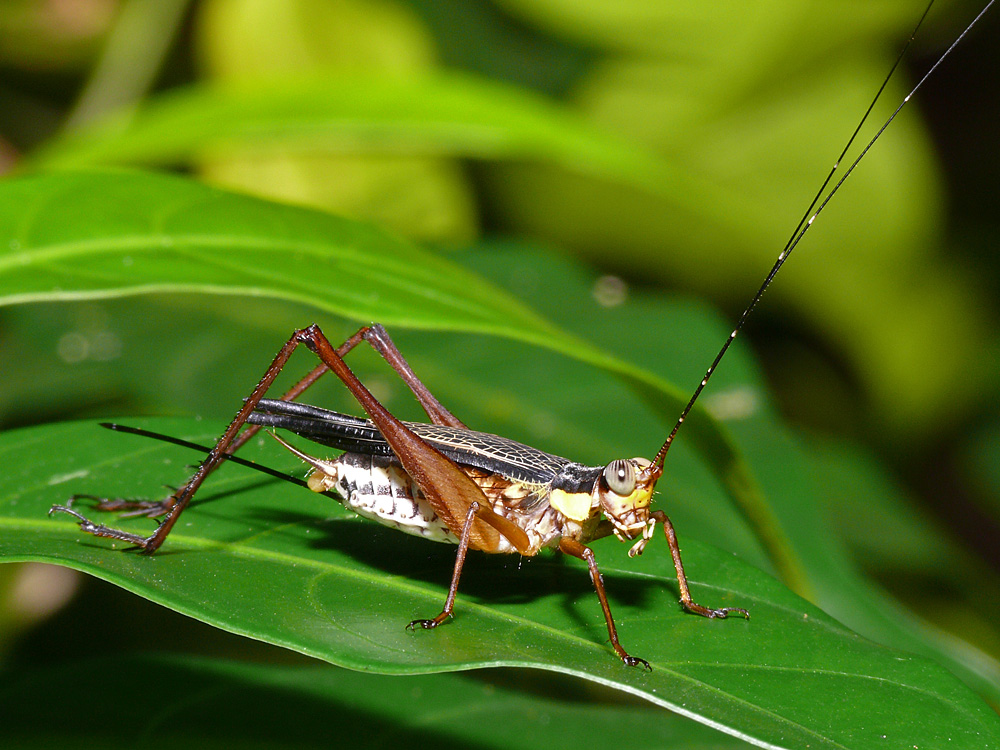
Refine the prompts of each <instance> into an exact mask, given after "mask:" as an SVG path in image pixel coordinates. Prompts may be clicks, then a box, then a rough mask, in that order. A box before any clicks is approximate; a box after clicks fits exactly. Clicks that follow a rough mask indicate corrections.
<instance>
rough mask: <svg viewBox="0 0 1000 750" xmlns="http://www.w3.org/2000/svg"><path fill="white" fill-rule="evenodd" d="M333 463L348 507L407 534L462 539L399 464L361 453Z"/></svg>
mask: <svg viewBox="0 0 1000 750" xmlns="http://www.w3.org/2000/svg"><path fill="white" fill-rule="evenodd" d="M331 464H332V465H333V466H335V467H336V469H337V476H336V477H335V483H334V484H333V487H334V488H335V489H336V490H337V493H338V494H339V495H340V496H341V498H343V504H344V507H346V508H349V509H350V510H353V511H354V512H355V513H357V514H358V515H359V516H363V517H365V518H370V519H371V520H373V521H378V522H379V523H381V524H383V525H385V526H391V527H393V528H396V529H399V530H400V531H403V532H405V533H407V534H413V535H415V536H421V537H424V538H425V539H430V540H432V541H435V542H451V543H452V544H455V543H457V542H458V538H457V537H456V536H455V535H454V534H452V533H451V531H450V530H449V529H448V527H447V525H446V524H445V523H444V521H442V520H441V519H440V518H439V517H438V515H437V513H435V512H434V509H433V508H431V506H430V505H429V504H428V503H427V501H426V500H424V499H423V496H422V494H421V493H420V490H419V488H418V487H417V486H416V485H415V484H414V482H413V480H412V479H410V477H409V475H408V474H407V473H406V472H405V471H403V469H402V467H401V466H399V464H396V463H393V462H391V461H390V460H389V459H387V458H382V457H378V456H368V455H364V454H360V453H344V454H343V455H341V456H340V457H338V458H337V459H336V460H335V461H332V462H331Z"/></svg>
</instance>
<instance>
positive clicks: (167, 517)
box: [49, 325, 497, 553]
mask: <svg viewBox="0 0 1000 750" xmlns="http://www.w3.org/2000/svg"><path fill="white" fill-rule="evenodd" d="M362 340H365V341H368V342H369V343H370V344H371V345H372V347H373V348H374V349H375V350H376V351H378V352H379V353H380V354H381V355H382V356H383V357H384V358H385V359H386V361H388V362H389V364H390V365H392V366H393V368H394V369H396V370H397V372H398V373H399V375H400V377H401V378H402V379H403V381H404V382H405V383H406V384H407V386H408V387H409V388H410V389H411V390H412V391H413V393H414V394H415V395H416V397H417V399H418V400H419V401H420V403H421V404H422V405H423V406H424V408H425V410H426V411H427V413H428V415H429V416H430V417H431V419H432V420H434V421H435V422H437V423H439V424H440V423H447V424H457V425H461V422H459V421H458V420H457V419H456V418H455V417H454V416H453V415H451V413H450V412H448V410H447V409H445V408H444V407H443V406H442V405H441V404H440V403H439V402H438V401H437V400H436V399H435V398H434V397H433V396H432V395H430V392H429V391H428V390H427V388H426V386H424V385H423V383H421V382H420V380H419V379H418V378H417V377H416V375H415V374H414V373H413V371H412V370H411V369H410V367H409V365H408V364H407V363H406V361H405V359H403V356H402V355H401V354H400V353H399V350H398V349H396V347H395V345H394V344H393V343H392V340H391V339H390V338H389V336H388V334H387V333H386V331H385V329H384V328H383V327H382V326H380V325H374V326H366V327H363V328H361V329H359V330H358V331H357V332H356V333H355V334H354V335H353V336H351V337H350V338H349V339H347V341H345V342H344V343H343V344H341V345H340V346H339V347H337V348H334V347H333V346H332V345H331V344H330V342H329V340H328V339H327V338H326V336H325V335H324V334H323V332H322V331H321V330H320V329H319V327H318V326H315V325H313V326H310V327H309V328H305V329H301V330H298V331H295V332H294V333H293V334H292V336H291V337H290V338H289V339H288V341H287V342H285V345H284V346H283V347H282V348H281V350H280V351H279V352H278V354H277V355H276V356H275V358H274V360H273V361H272V362H271V365H270V366H269V367H268V368H267V371H266V372H265V373H264V376H263V377H262V378H261V380H260V382H259V383H258V384H257V386H256V387H255V388H254V390H253V392H252V393H251V394H250V396H249V397H248V398H247V399H246V401H245V403H244V404H243V407H242V408H241V409H240V410H239V411H238V412H237V413H236V416H235V417H234V418H233V420H232V422H230V424H229V427H228V428H227V429H226V431H225V432H224V433H223V434H222V436H221V437H220V438H219V440H218V442H217V443H216V444H215V447H214V448H213V449H212V451H211V452H210V453H209V454H208V456H206V458H205V459H204V460H203V461H202V463H201V464H200V465H199V466H198V469H197V471H196V472H195V473H194V475H193V476H192V477H191V478H190V479H189V480H188V482H187V483H186V484H185V485H184V486H183V487H182V488H180V489H179V490H177V491H176V492H174V493H172V494H171V495H170V496H169V497H167V498H166V499H165V500H163V501H161V502H160V503H148V502H144V501H133V500H113V499H112V500H104V501H102V502H101V503H98V505H97V506H96V507H97V508H98V509H99V510H122V509H130V510H133V511H134V512H135V513H137V514H143V515H150V516H159V515H163V516H164V519H163V521H162V522H161V524H160V526H159V527H158V528H157V529H156V531H155V532H154V533H153V534H151V535H150V536H148V537H143V536H141V535H138V534H132V533H129V532H126V531H121V530H119V529H113V528H110V527H108V526H105V525H103V524H95V523H93V522H91V521H90V520H88V519H87V518H85V517H84V516H82V515H81V514H79V513H77V512H76V511H74V510H72V509H71V508H70V507H68V506H63V505H56V506H53V507H52V508H51V509H50V510H49V514H50V515H51V514H52V513H57V512H61V513H68V514H70V515H72V516H74V517H75V518H76V519H77V520H78V521H79V524H80V528H81V529H83V530H84V531H86V532H87V533H90V534H94V535H96V536H101V537H107V538H109V539H116V540H118V541H123V542H127V543H129V544H134V545H136V546H138V547H140V548H141V549H142V551H143V552H146V553H152V552H155V551H156V550H157V549H158V548H159V547H160V545H161V544H163V541H164V540H165V539H166V537H167V535H168V534H169V533H170V531H171V530H172V529H173V527H174V524H175V523H177V519H178V518H179V516H180V514H181V513H182V512H183V511H184V509H185V508H186V507H187V505H188V504H189V503H190V501H191V498H192V497H193V496H194V494H195V492H197V491H198V489H199V488H200V487H201V485H202V483H203V482H204V481H205V479H206V478H207V477H208V476H209V474H211V473H212V472H213V471H214V470H215V469H216V468H217V467H218V466H219V464H221V463H222V462H223V461H224V460H225V456H226V455H227V454H229V453H232V452H233V451H234V450H236V448H238V447H240V446H241V445H243V444H244V443H245V442H246V441H247V440H248V439H249V438H250V437H251V436H252V435H253V434H254V433H255V432H256V431H257V430H258V429H259V428H258V427H257V426H256V425H253V426H250V427H249V428H247V429H246V430H245V431H244V432H243V434H239V433H240V430H241V429H242V428H243V427H244V425H245V424H246V419H247V417H248V416H249V414H250V413H251V412H252V411H253V410H254V409H255V408H256V407H257V404H258V403H259V402H260V400H261V399H262V398H263V397H264V395H265V394H266V393H267V391H268V389H269V388H270V387H271V384H272V383H273V382H274V380H275V378H276V377H277V376H278V373H280V372H281V369H282V368H283V367H284V366H285V364H286V363H287V362H288V359H289V357H291V355H292V352H294V351H295V349H296V347H297V346H298V345H299V344H300V343H304V344H306V346H307V347H308V348H309V349H310V350H312V351H313V352H314V353H315V354H317V356H319V358H320V360H321V361H322V362H321V364H320V365H318V366H317V367H315V368H314V369H313V370H312V371H311V372H310V373H309V374H308V375H306V377H305V378H303V379H302V380H300V381H299V382H298V383H297V384H296V385H295V386H294V387H293V388H292V389H291V390H289V391H288V393H286V394H285V397H284V400H291V399H293V398H295V397H297V396H298V395H300V394H301V393H302V392H303V391H305V390H306V388H308V387H309V386H310V385H312V384H313V383H314V382H315V381H316V380H318V379H319V378H320V377H321V376H322V375H323V374H324V373H325V372H326V371H327V370H333V371H334V372H335V373H336V374H337V376H338V377H339V378H340V379H341V380H342V381H343V382H344V383H345V384H346V385H347V386H348V388H349V389H350V390H351V392H352V393H353V394H354V396H355V397H356V398H357V399H358V400H359V402H360V403H361V404H362V406H363V407H364V408H365V410H366V411H368V412H369V414H371V415H372V416H373V418H375V420H376V422H381V424H380V429H382V428H383V427H384V426H387V425H388V427H389V428H390V429H395V430H396V431H400V430H401V431H402V432H404V433H409V431H408V430H406V428H404V427H403V426H402V425H401V424H400V423H399V422H398V420H396V419H395V418H394V417H392V415H391V414H389V413H388V411H387V410H386V409H385V408H384V407H382V405H381V404H379V403H378V401H376V400H375V398H374V397H373V396H372V395H371V393H370V392H369V391H368V389H366V388H365V387H364V386H363V385H362V384H361V383H360V381H358V379H357V378H356V377H355V376H354V373H352V372H351V371H350V369H349V368H348V367H347V365H346V364H344V362H343V359H342V357H343V356H345V355H346V354H347V353H348V352H349V351H351V349H353V348H354V347H355V346H357V344H358V343H360V342H361V341H362ZM376 415H377V416H376ZM384 431H385V430H383V432H384ZM410 438H411V440H409V441H407V440H406V436H405V435H403V436H401V437H399V438H398V439H397V440H394V441H391V442H392V443H393V448H394V450H397V453H399V452H400V451H399V450H398V449H397V445H396V443H397V442H398V441H399V440H402V441H403V442H404V443H406V442H412V440H418V441H419V439H418V438H416V436H415V435H412V433H411V434H410ZM399 447H402V448H406V447H407V446H406V445H400V446H399ZM405 452H406V451H404V453H405ZM409 453H411V454H414V453H419V456H418V457H417V459H416V462H417V463H420V459H421V457H422V458H424V459H425V460H424V463H426V458H427V457H425V456H424V451H422V450H421V448H420V446H417V447H416V449H415V450H413V449H411V450H410V451H409ZM401 458H402V460H403V463H404V466H405V465H407V463H408V461H407V458H406V457H405V456H401ZM429 458H430V459H431V460H430V463H431V464H433V463H434V458H433V457H429ZM440 459H441V460H443V461H445V462H447V463H448V465H449V466H446V467H441V470H439V471H437V472H434V473H435V476H436V478H438V479H440V475H441V473H442V471H443V472H444V473H446V474H449V475H453V474H459V475H460V476H458V477H454V476H452V477H451V479H452V484H454V483H455V481H456V480H457V482H458V484H459V485H461V486H460V488H459V490H460V491H459V492H457V493H452V494H454V495H455V497H456V498H458V500H457V502H460V503H462V510H463V512H464V510H465V508H467V507H468V502H469V501H470V500H478V499H481V498H482V493H481V492H480V491H479V489H478V487H476V486H475V484H474V483H473V482H472V480H471V479H468V477H466V476H465V475H464V474H463V473H462V472H460V471H459V470H458V469H457V468H456V467H454V465H453V464H451V463H450V461H448V460H447V459H445V458H444V457H443V456H440ZM411 462H412V461H411ZM420 468H423V467H422V465H421V467H420ZM451 468H453V469H454V471H451V470H450V469H451ZM434 478H435V477H432V478H431V479H432V480H433V479H434ZM414 479H416V480H417V482H418V484H420V483H421V479H420V478H419V477H417V476H415V477H414ZM447 489H449V488H447V487H446V488H445V490H444V491H446V490H447ZM473 491H474V492H473ZM425 492H427V494H434V495H437V494H439V493H437V492H435V489H434V487H431V488H430V491H429V492H428V491H427V489H425ZM437 510H438V513H439V515H441V516H442V518H445V517H446V516H447V515H448V513H449V509H448V508H437ZM496 534H497V532H496V531H495V530H493V529H492V528H487V527H486V526H485V524H483V523H479V524H477V525H476V528H475V534H474V542H475V544H474V546H476V547H477V548H488V547H489V546H491V545H490V544H488V543H486V544H484V540H485V539H487V538H495V536H496ZM494 544H495V541H494Z"/></svg>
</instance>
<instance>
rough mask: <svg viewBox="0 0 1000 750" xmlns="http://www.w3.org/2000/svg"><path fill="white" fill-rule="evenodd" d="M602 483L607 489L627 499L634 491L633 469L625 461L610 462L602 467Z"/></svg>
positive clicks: (629, 462) (629, 463)
mask: <svg viewBox="0 0 1000 750" xmlns="http://www.w3.org/2000/svg"><path fill="white" fill-rule="evenodd" d="M604 481H605V482H607V485H608V489H609V490H611V491H612V492H614V493H615V494H616V495H620V496H621V497H628V496H629V495H631V494H632V492H633V491H634V490H635V469H634V468H632V462H631V461H626V460H625V459H618V460H617V461H612V462H611V463H609V464H608V465H607V466H605V467H604Z"/></svg>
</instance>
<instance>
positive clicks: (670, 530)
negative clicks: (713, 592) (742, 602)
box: [649, 510, 750, 620]
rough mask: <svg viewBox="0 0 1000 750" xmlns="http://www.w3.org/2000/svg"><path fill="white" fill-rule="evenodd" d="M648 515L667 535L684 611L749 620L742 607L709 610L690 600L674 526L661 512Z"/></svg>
mask: <svg viewBox="0 0 1000 750" xmlns="http://www.w3.org/2000/svg"><path fill="white" fill-rule="evenodd" d="M649 515H651V516H652V517H653V518H655V519H656V520H657V521H658V522H660V523H661V524H663V532H664V533H665V534H666V535H667V544H669V545H670V554H671V555H672V556H673V558H674V568H675V569H676V570H677V585H678V587H679V588H680V592H681V604H682V605H684V609H686V610H687V611H688V612H693V613H694V614H696V615H701V616H702V617H709V618H715V617H718V618H720V619H725V618H726V617H728V616H729V613H730V612H737V613H739V614H740V615H742V616H743V617H745V618H747V619H748V620H749V619H750V613H749V612H747V611H746V610H745V609H743V608H742V607H722V608H720V609H710V608H709V607H703V606H702V605H700V604H697V603H696V602H695V601H694V599H692V598H691V591H690V590H689V589H688V583H687V576H686V575H684V563H682V562H681V548H680V545H678V544H677V534H676V533H674V525H673V524H672V523H670V519H669V518H667V514H666V513H664V512H663V511H662V510H655V511H653V512H651V513H650V514H649Z"/></svg>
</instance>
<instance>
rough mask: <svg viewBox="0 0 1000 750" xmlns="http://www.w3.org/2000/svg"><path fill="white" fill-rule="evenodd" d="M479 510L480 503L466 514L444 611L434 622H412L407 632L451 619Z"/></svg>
mask: <svg viewBox="0 0 1000 750" xmlns="http://www.w3.org/2000/svg"><path fill="white" fill-rule="evenodd" d="M478 510H479V503H473V504H472V505H470V506H469V511H468V513H466V514H465V523H464V524H463V525H462V536H461V537H459V540H458V553H457V554H456V555H455V569H454V570H453V571H452V574H451V586H449V587H448V596H447V598H446V599H445V600H444V609H442V610H441V614H439V615H438V616H437V617H435V618H434V619H432V620H412V621H411V622H410V624H409V625H407V626H406V629H407V630H413V628H414V627H416V626H417V625H419V626H420V627H422V628H423V629H424V630H431V629H432V628H436V627H437V626H438V625H440V624H441V623H442V622H444V621H445V620H447V619H448V618H449V617H451V613H452V611H453V610H454V608H455V594H456V593H457V592H458V580H459V579H460V578H461V577H462V567H463V566H464V565H465V555H466V553H467V552H468V551H469V539H470V538H471V536H472V522H473V521H475V520H476V512H477V511H478Z"/></svg>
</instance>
